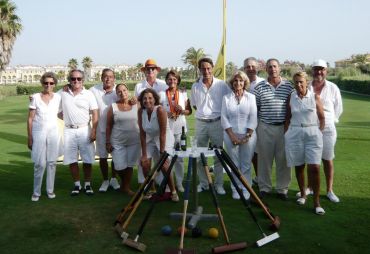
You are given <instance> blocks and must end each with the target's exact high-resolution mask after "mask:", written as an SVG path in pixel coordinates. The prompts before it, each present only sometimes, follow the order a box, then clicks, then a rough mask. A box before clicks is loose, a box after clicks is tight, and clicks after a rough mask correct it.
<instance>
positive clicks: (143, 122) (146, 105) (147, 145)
mask: <svg viewBox="0 0 370 254" xmlns="http://www.w3.org/2000/svg"><path fill="white" fill-rule="evenodd" d="M138 100H139V102H140V106H141V108H140V109H139V111H138V120H139V128H140V142H141V159H140V163H141V166H142V167H143V172H144V175H146V174H147V172H148V171H149V170H150V161H151V159H152V158H153V159H154V160H155V161H156V160H158V159H159V157H160V155H161V154H162V153H163V152H165V151H166V152H167V153H169V154H172V153H173V144H174V138H173V134H172V131H171V129H170V127H169V123H168V120H167V113H166V111H165V109H164V108H163V107H162V106H161V105H159V101H160V98H159V95H158V94H157V92H156V91H154V90H153V89H151V88H147V89H145V90H144V91H142V92H141V94H140V96H139V98H138ZM164 168H165V170H166V169H167V168H168V162H167V163H165V167H164ZM168 186H169V188H170V191H171V200H172V201H174V202H178V201H179V197H178V195H177V192H176V189H175V185H174V181H173V178H172V174H171V177H170V179H169V182H168Z"/></svg>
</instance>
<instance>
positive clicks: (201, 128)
mask: <svg viewBox="0 0 370 254" xmlns="http://www.w3.org/2000/svg"><path fill="white" fill-rule="evenodd" d="M213 66H214V65H213V62H212V59H210V58H202V59H200V60H199V62H198V68H199V70H200V73H201V74H202V77H201V78H200V79H199V81H198V82H196V83H194V84H193V85H192V88H191V100H190V102H191V105H192V106H193V108H194V109H195V110H196V113H195V118H196V123H195V125H196V127H195V129H196V138H197V145H198V146H199V147H207V146H208V143H209V142H211V143H212V145H216V146H217V147H219V146H222V145H223V129H222V126H221V106H222V97H223V96H224V95H225V94H227V93H229V92H230V89H229V87H228V86H227V85H226V83H225V82H224V81H223V80H219V79H217V78H215V77H214V76H213V74H212V71H213ZM198 165H199V168H202V167H200V163H199V161H198ZM214 174H215V189H216V192H217V193H218V194H221V195H224V194H226V192H225V189H224V187H223V168H222V166H221V164H220V162H219V161H218V160H215V168H214ZM198 176H199V182H200V183H199V185H198V192H202V191H203V190H208V181H207V177H206V175H205V173H204V171H203V170H198Z"/></svg>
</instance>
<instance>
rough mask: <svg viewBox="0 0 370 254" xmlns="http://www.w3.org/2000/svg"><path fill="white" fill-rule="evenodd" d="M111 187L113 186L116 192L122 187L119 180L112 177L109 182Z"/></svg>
mask: <svg viewBox="0 0 370 254" xmlns="http://www.w3.org/2000/svg"><path fill="white" fill-rule="evenodd" d="M109 186H111V187H112V188H113V189H114V190H119V188H120V187H121V186H120V185H119V183H118V181H117V178H115V177H112V178H111V179H110V182H109Z"/></svg>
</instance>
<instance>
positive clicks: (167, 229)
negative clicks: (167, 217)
mask: <svg viewBox="0 0 370 254" xmlns="http://www.w3.org/2000/svg"><path fill="white" fill-rule="evenodd" d="M161 232H162V235H170V234H171V233H172V228H171V226H169V225H165V226H163V227H162V229H161Z"/></svg>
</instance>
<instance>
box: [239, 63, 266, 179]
mask: <svg viewBox="0 0 370 254" xmlns="http://www.w3.org/2000/svg"><path fill="white" fill-rule="evenodd" d="M244 71H245V73H246V74H247V76H248V79H249V82H250V87H249V92H250V93H253V91H254V88H255V87H256V85H257V84H258V83H259V82H261V81H264V80H265V79H264V78H260V77H258V76H257V73H258V71H259V65H258V62H257V59H256V58H254V57H248V58H246V59H245V60H244ZM252 163H253V168H254V172H255V173H256V177H255V178H254V179H253V184H255V185H258V151H257V149H256V150H255V152H254V155H253V158H252Z"/></svg>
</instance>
